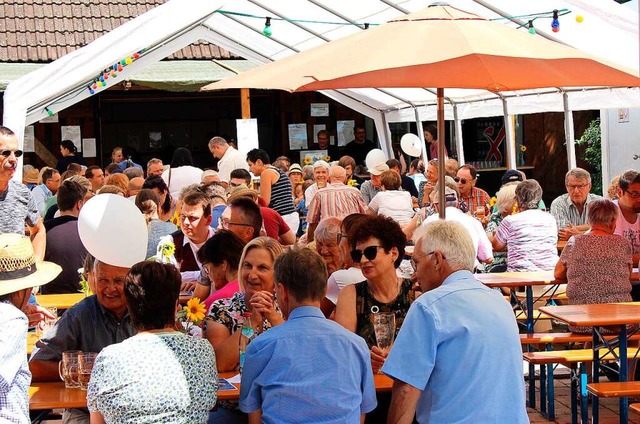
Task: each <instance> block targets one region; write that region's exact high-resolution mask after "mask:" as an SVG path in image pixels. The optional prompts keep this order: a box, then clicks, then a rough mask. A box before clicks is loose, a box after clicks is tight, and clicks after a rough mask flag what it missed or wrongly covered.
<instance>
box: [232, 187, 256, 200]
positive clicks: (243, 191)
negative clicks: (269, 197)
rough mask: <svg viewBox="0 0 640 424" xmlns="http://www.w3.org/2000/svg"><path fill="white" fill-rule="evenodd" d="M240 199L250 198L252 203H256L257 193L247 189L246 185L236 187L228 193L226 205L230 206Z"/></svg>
mask: <svg viewBox="0 0 640 424" xmlns="http://www.w3.org/2000/svg"><path fill="white" fill-rule="evenodd" d="M240 197H251V198H252V199H253V201H254V202H257V201H258V192H257V191H255V190H253V189H250V188H249V187H247V185H246V184H240V185H239V186H237V187H234V188H233V189H232V190H231V193H229V197H228V198H227V204H231V202H233V201H234V200H236V199H239V198H240Z"/></svg>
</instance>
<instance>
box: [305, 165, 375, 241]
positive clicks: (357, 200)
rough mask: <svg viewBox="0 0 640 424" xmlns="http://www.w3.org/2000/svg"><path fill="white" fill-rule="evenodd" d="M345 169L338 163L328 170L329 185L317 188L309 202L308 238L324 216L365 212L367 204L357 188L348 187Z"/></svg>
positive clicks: (341, 216)
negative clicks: (320, 188)
mask: <svg viewBox="0 0 640 424" xmlns="http://www.w3.org/2000/svg"><path fill="white" fill-rule="evenodd" d="M346 182H347V171H346V170H345V169H344V168H343V167H341V166H338V165H334V166H332V167H331V169H330V171H329V185H327V187H325V188H323V189H322V190H319V191H318V192H317V193H316V194H315V196H314V197H313V200H312V201H311V203H310V204H309V209H308V212H307V224H309V229H308V231H307V234H308V236H307V237H308V240H309V241H310V242H311V241H313V239H314V232H315V229H316V227H317V226H318V223H319V222H320V221H321V220H323V219H324V218H328V217H335V218H338V219H342V218H344V217H345V216H347V215H351V214H352V213H366V210H367V205H366V204H365V203H364V199H362V195H361V194H360V191H359V190H358V189H357V188H354V187H349V186H347V185H346V184H345V183H346Z"/></svg>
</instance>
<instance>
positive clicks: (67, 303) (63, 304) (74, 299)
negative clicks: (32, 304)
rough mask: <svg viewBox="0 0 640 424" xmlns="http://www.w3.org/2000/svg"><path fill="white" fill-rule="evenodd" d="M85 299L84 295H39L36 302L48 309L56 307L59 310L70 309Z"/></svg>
mask: <svg viewBox="0 0 640 424" xmlns="http://www.w3.org/2000/svg"><path fill="white" fill-rule="evenodd" d="M84 298H85V295H84V294H83V293H65V294H37V295H36V300H37V301H38V304H40V305H41V306H46V307H52V306H53V307H55V308H58V309H69V308H70V307H72V306H73V305H75V304H76V303H78V302H80V301H81V300H82V299H84Z"/></svg>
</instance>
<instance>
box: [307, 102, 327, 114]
mask: <svg viewBox="0 0 640 424" xmlns="http://www.w3.org/2000/svg"><path fill="white" fill-rule="evenodd" d="M311 116H329V103H311Z"/></svg>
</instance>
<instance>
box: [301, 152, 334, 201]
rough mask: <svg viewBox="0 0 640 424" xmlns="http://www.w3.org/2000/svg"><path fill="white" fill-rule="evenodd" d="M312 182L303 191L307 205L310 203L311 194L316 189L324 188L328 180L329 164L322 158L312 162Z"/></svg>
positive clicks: (312, 194) (315, 191) (316, 190)
mask: <svg viewBox="0 0 640 424" xmlns="http://www.w3.org/2000/svg"><path fill="white" fill-rule="evenodd" d="M313 181H315V182H314V183H313V184H311V185H310V186H309V187H307V189H306V190H305V191H304V199H305V201H306V203H307V205H309V204H311V201H312V200H313V196H315V195H316V193H317V192H318V190H320V189H321V188H325V187H326V186H327V184H328V182H329V164H328V163H327V162H325V161H323V160H318V161H316V162H315V163H314V164H313Z"/></svg>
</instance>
